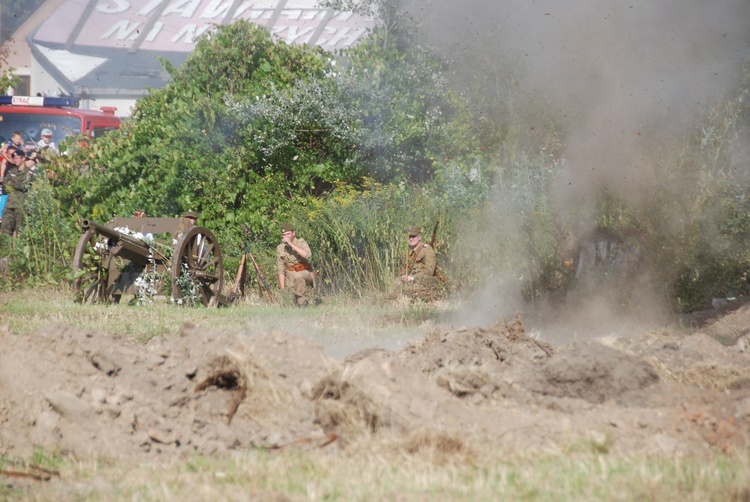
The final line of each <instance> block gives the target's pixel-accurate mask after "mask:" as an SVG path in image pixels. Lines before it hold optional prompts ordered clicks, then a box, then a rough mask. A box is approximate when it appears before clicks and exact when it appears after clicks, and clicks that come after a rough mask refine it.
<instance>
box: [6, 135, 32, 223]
mask: <svg viewBox="0 0 750 502" xmlns="http://www.w3.org/2000/svg"><path fill="white" fill-rule="evenodd" d="M8 151H9V152H11V153H10V155H11V157H10V161H9V163H8V167H7V168H6V170H5V177H4V180H3V186H4V187H5V190H6V191H7V192H8V200H7V202H6V203H5V208H3V214H2V223H0V231H2V232H3V233H6V234H8V235H12V236H13V237H16V236H17V235H18V229H19V228H20V227H21V225H22V224H23V216H24V202H25V200H26V192H28V190H29V187H30V186H31V180H32V177H33V175H34V170H35V168H36V152H28V153H26V154H24V153H23V151H22V150H17V149H14V148H12V147H11V148H9V149H8Z"/></svg>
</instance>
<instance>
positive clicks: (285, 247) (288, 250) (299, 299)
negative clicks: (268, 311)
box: [276, 225, 313, 307]
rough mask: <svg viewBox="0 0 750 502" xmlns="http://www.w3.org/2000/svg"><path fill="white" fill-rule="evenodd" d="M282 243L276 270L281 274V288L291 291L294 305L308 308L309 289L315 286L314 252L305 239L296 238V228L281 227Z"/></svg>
mask: <svg viewBox="0 0 750 502" xmlns="http://www.w3.org/2000/svg"><path fill="white" fill-rule="evenodd" d="M281 240H282V243H281V244H279V246H278V247H277V248H276V270H277V272H278V274H279V288H280V289H281V290H282V291H291V293H292V294H293V295H294V304H295V305H297V306H298V307H306V306H307V305H308V303H309V297H308V296H309V288H310V287H311V286H312V285H313V272H312V265H310V258H311V257H312V252H311V251H310V245H309V244H307V242H306V241H305V239H299V238H297V236H296V233H295V231H294V227H292V226H291V225H283V226H282V227H281Z"/></svg>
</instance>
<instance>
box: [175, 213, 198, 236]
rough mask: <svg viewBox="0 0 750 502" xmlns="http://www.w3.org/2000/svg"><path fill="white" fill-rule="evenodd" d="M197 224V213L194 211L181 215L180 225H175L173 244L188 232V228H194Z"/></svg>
mask: <svg viewBox="0 0 750 502" xmlns="http://www.w3.org/2000/svg"><path fill="white" fill-rule="evenodd" d="M197 223H198V213H196V212H195V211H185V212H184V213H182V219H181V220H180V224H179V225H177V230H176V231H175V233H174V240H175V244H176V243H177V241H179V240H180V238H181V237H182V234H184V233H185V232H187V231H188V230H190V228H191V227H194V226H195V225H196V224H197Z"/></svg>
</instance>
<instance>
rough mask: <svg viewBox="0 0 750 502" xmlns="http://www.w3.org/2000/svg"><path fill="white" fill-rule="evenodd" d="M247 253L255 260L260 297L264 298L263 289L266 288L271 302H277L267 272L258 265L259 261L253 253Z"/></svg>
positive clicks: (254, 265)
mask: <svg viewBox="0 0 750 502" xmlns="http://www.w3.org/2000/svg"><path fill="white" fill-rule="evenodd" d="M247 254H248V255H249V256H250V260H251V261H252V262H253V268H254V269H255V273H256V275H257V276H258V291H259V292H260V297H261V298H263V291H264V290H265V292H266V295H268V299H269V300H271V302H273V303H275V302H276V297H275V296H274V295H273V293H272V292H271V286H269V285H268V281H267V280H266V274H264V273H263V271H262V270H261V269H260V267H259V266H258V262H256V261H255V257H254V256H253V253H251V252H250V251H248V252H247Z"/></svg>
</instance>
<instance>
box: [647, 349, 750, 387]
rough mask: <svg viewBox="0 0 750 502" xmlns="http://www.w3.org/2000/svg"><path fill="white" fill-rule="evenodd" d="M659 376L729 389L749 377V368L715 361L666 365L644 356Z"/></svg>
mask: <svg viewBox="0 0 750 502" xmlns="http://www.w3.org/2000/svg"><path fill="white" fill-rule="evenodd" d="M645 359H646V361H648V362H649V363H650V364H651V366H652V367H653V368H654V371H656V373H657V374H658V375H659V378H663V379H664V380H672V381H674V382H677V383H680V384H688V385H695V386H697V387H699V388H701V389H716V390H722V391H723V390H728V389H729V390H731V389H735V388H737V386H741V385H742V382H743V381H745V380H747V379H749V378H750V369H744V370H739V369H737V368H727V367H724V366H722V365H720V364H717V363H695V365H693V366H687V365H685V363H684V362H682V363H681V366H667V365H666V364H664V362H662V361H660V360H659V359H657V358H656V357H647V358H645Z"/></svg>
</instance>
